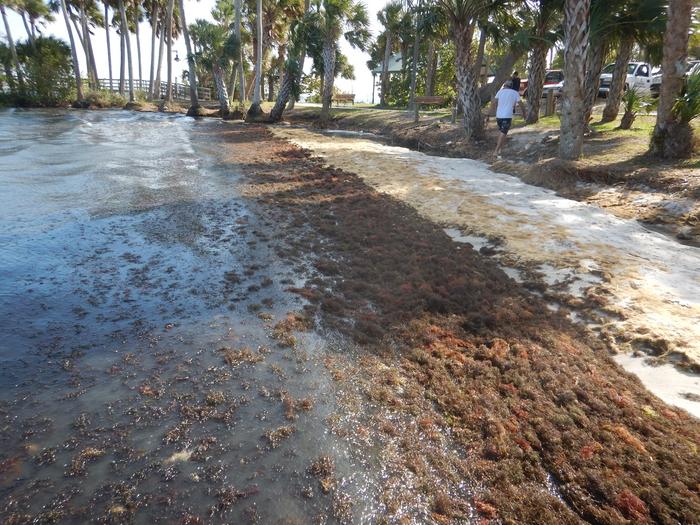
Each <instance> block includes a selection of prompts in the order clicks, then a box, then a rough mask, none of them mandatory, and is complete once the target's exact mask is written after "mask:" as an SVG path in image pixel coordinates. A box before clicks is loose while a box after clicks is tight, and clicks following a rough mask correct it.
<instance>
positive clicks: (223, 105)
mask: <svg viewBox="0 0 700 525" xmlns="http://www.w3.org/2000/svg"><path fill="white" fill-rule="evenodd" d="M212 74H213V75H214V83H215V84H216V91H217V94H218V95H219V109H220V110H221V116H222V117H225V116H226V115H228V113H229V111H230V110H231V106H230V104H229V100H228V90H227V89H226V82H225V81H224V71H223V70H222V69H221V66H220V65H219V64H218V62H216V61H214V64H213V66H212Z"/></svg>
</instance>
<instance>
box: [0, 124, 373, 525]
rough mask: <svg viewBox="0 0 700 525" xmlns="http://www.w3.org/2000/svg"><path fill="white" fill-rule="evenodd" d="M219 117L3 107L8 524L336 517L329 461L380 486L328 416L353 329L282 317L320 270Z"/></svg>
mask: <svg viewBox="0 0 700 525" xmlns="http://www.w3.org/2000/svg"><path fill="white" fill-rule="evenodd" d="M207 125H215V124H209V123H198V122H193V121H190V120H188V119H182V118H177V117H175V118H174V117H169V116H162V115H143V114H136V115H134V114H131V113H122V112H73V111H68V112H65V111H62V112H51V111H33V112H7V113H2V114H0V139H1V140H0V143H2V144H3V149H2V150H0V157H2V163H0V164H1V165H2V166H3V167H2V168H0V189H1V190H2V191H0V195H2V196H1V197H0V209H2V210H3V212H2V215H1V216H0V243H1V244H2V250H1V252H0V268H1V270H0V271H1V272H2V279H0V316H1V317H2V318H3V319H4V322H3V324H2V326H1V327H0V341H1V343H0V360H1V361H2V372H0V419H1V420H2V429H0V450H2V452H0V500H2V502H3V503H2V506H1V507H0V521H3V522H5V521H7V520H9V521H12V520H16V522H17V523H23V522H31V521H32V520H54V521H61V522H66V523H72V522H75V523H82V522H85V521H87V520H94V521H97V522H128V521H135V522H137V523H156V522H168V523H173V522H179V521H177V520H182V522H183V523H203V522H207V523H208V522H214V523H217V522H218V523H224V522H225V523H240V522H246V521H247V522H260V523H273V522H275V520H278V519H279V520H280V522H282V518H284V519H286V520H287V521H284V522H285V523H312V522H317V521H318V520H322V519H325V520H326V521H325V522H330V523H332V522H334V521H335V519H336V518H335V517H333V516H339V515H340V514H341V513H342V511H339V510H338V498H337V492H335V494H336V496H333V494H334V493H333V492H331V491H330V490H327V489H328V487H326V486H325V485H323V484H320V485H319V482H318V479H316V477H318V476H316V477H314V476H315V474H314V472H315V470H316V471H318V470H319V468H316V469H315V470H314V468H311V470H309V468H310V466H311V465H314V464H318V462H319V461H321V463H323V464H326V463H328V464H331V465H333V466H334V467H333V468H334V471H333V472H332V473H326V475H327V476H329V475H331V474H332V475H333V476H336V475H337V476H338V478H342V479H343V486H344V490H345V492H346V493H347V494H348V497H351V498H352V499H353V500H355V501H359V502H362V501H367V502H369V500H370V498H368V497H367V495H368V494H369V493H370V492H371V491H373V490H377V486H378V485H377V484H378V480H377V479H376V475H374V474H371V473H370V468H369V466H368V462H370V461H371V459H370V457H369V456H368V455H367V453H366V451H363V454H362V455H358V451H357V450H355V451H353V450H351V449H350V447H348V446H347V444H343V443H342V442H340V441H338V440H337V439H334V438H333V437H332V436H331V435H330V434H329V432H328V429H327V425H326V423H325V422H326V419H327V418H328V417H330V415H331V414H332V413H333V412H334V410H335V409H336V406H335V397H334V396H335V386H334V384H333V381H332V380H331V379H330V378H329V376H328V373H327V371H326V369H325V367H324V364H323V361H324V357H325V356H327V355H328V354H329V353H332V352H333V349H334V348H335V347H337V346H338V345H339V344H341V343H340V342H337V341H336V342H334V341H333V340H332V339H329V338H328V337H321V336H320V335H318V334H316V333H314V332H310V331H308V330H304V329H303V324H304V323H301V322H291V323H289V322H288V323H287V324H285V320H286V321H289V320H290V319H292V320H295V319H297V318H298V319H303V318H304V303H303V301H302V300H301V299H300V298H298V296H295V295H292V294H290V293H288V292H285V291H284V290H285V288H287V287H289V286H297V285H299V283H300V282H301V281H302V280H303V279H305V278H306V277H307V275H303V274H300V268H299V267H298V265H297V266H295V267H291V266H290V265H289V264H285V263H283V262H281V260H280V258H279V257H278V256H277V250H278V246H277V244H276V241H275V239H279V238H281V237H283V235H282V232H279V231H276V229H275V228H276V226H275V224H272V223H270V222H267V223H265V222H261V221H260V220H259V219H258V216H257V215H256V211H255V209H254V207H251V206H252V205H251V204H250V203H249V202H248V201H246V200H245V199H243V198H241V197H240V196H239V194H238V190H237V185H238V184H239V183H240V175H239V174H238V173H236V172H234V171H232V169H233V168H231V166H230V165H229V164H223V163H222V161H221V160H220V158H219V157H218V156H217V154H218V151H217V144H213V143H212V142H211V135H208V136H207V140H206V142H205V141H204V140H200V141H199V142H198V139H197V127H198V126H207ZM13 144H14V145H13ZM224 166H226V167H224ZM290 312H295V313H294V314H292V315H291V317H290V315H289V314H290ZM280 321H281V322H280ZM280 326H282V327H283V328H284V327H287V326H289V327H290V328H289V329H287V330H286V331H285V330H284V329H283V328H280ZM324 458H327V459H324ZM324 462H326V463H324ZM321 470H323V469H321ZM326 470H328V468H327V469H326ZM316 474H318V472H316ZM368 505H370V504H369V503H366V505H365V506H364V507H363V504H359V505H357V506H356V508H355V510H354V512H355V514H356V517H357V518H358V520H359V521H362V519H364V518H360V516H369V515H371V514H372V512H373V509H372V508H370V507H368ZM324 517H325V518H324ZM174 520H175V521H174ZM188 520H189V521H188Z"/></svg>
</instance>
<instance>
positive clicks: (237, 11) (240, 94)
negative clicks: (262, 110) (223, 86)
mask: <svg viewBox="0 0 700 525" xmlns="http://www.w3.org/2000/svg"><path fill="white" fill-rule="evenodd" d="M234 8H235V22H234V23H235V27H234V31H235V33H236V38H238V41H239V42H240V41H241V0H235V3H234ZM240 48H241V52H240V55H239V57H238V78H239V80H238V83H239V86H238V99H239V102H240V104H241V106H243V104H245V70H244V69H243V46H242V45H241V46H240Z"/></svg>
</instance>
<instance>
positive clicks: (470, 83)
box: [453, 23, 484, 138]
mask: <svg viewBox="0 0 700 525" xmlns="http://www.w3.org/2000/svg"><path fill="white" fill-rule="evenodd" d="M453 31H454V36H455V50H456V54H455V55H456V56H455V59H456V62H457V71H456V72H457V96H458V97H459V101H460V103H461V105H462V111H463V112H464V121H463V124H464V130H465V132H466V134H467V136H468V137H469V138H479V137H480V136H481V134H482V132H483V127H484V122H483V119H482V116H481V101H480V100H479V95H478V90H477V85H476V76H475V75H474V67H473V66H474V64H472V62H471V43H472V37H473V36H474V24H473V23H470V24H459V25H457V24H455V25H454V27H453Z"/></svg>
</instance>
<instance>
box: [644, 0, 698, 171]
mask: <svg viewBox="0 0 700 525" xmlns="http://www.w3.org/2000/svg"><path fill="white" fill-rule="evenodd" d="M692 4H693V0H674V1H672V2H669V4H668V22H667V23H666V32H665V34H664V57H663V62H662V64H661V68H662V70H663V77H662V82H661V92H660V94H659V107H658V109H657V113H656V125H655V126H654V132H653V134H652V137H651V145H650V151H651V153H652V154H654V155H657V156H660V157H668V158H682V157H687V156H689V155H690V153H691V151H692V134H693V130H692V128H691V127H690V125H689V123H688V122H684V119H682V118H681V117H680V115H679V114H678V112H677V111H674V105H675V104H676V99H677V98H678V96H679V95H680V93H681V89H682V88H683V73H684V72H683V71H682V68H679V64H683V63H684V62H685V59H686V56H687V54H688V33H689V31H690V22H691V20H692V17H691V8H692Z"/></svg>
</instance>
